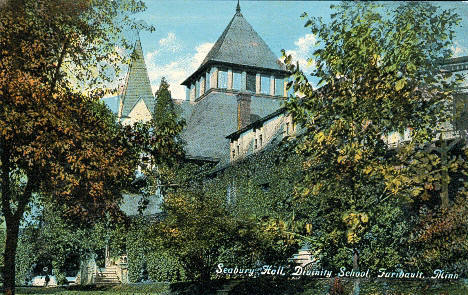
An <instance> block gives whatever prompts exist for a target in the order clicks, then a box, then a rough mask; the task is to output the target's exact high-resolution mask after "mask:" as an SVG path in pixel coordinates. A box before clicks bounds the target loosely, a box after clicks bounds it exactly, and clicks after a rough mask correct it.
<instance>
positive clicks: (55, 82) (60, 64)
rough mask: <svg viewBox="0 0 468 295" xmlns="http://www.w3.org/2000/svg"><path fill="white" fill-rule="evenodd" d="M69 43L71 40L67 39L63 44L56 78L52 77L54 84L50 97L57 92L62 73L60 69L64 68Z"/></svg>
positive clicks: (56, 69) (55, 74)
mask: <svg viewBox="0 0 468 295" xmlns="http://www.w3.org/2000/svg"><path fill="white" fill-rule="evenodd" d="M68 43H69V39H68V37H67V38H66V39H65V42H64V43H63V46H62V51H61V52H60V56H59V59H58V63H57V67H56V68H55V73H54V76H53V77H52V84H51V86H50V95H52V93H54V91H55V86H56V85H57V81H58V76H59V73H60V68H61V67H62V63H63V60H64V59H65V55H66V52H67V48H68Z"/></svg>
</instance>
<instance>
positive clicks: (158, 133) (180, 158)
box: [135, 77, 185, 197]
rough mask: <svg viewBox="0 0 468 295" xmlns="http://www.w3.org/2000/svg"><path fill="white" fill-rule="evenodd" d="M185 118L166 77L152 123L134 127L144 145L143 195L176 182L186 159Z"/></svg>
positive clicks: (137, 124) (140, 143)
mask: <svg viewBox="0 0 468 295" xmlns="http://www.w3.org/2000/svg"><path fill="white" fill-rule="evenodd" d="M184 127H185V120H184V119H183V118H181V117H180V113H179V112H178V110H177V108H176V106H175V104H174V102H173V100H172V97H171V92H170V91H169V84H168V83H167V82H166V79H165V78H164V77H163V78H162V79H161V84H160V86H159V89H158V91H156V105H155V109H154V113H153V118H152V119H151V120H150V121H149V122H144V123H143V122H138V123H136V124H135V129H136V130H138V133H139V134H140V137H139V138H137V139H136V140H137V143H138V144H139V145H140V146H141V147H142V155H143V159H144V161H143V163H142V165H141V168H142V169H141V172H142V174H143V175H144V177H145V180H146V183H145V186H144V188H143V195H144V196H146V197H149V196H151V195H154V194H156V193H157V192H159V193H161V194H163V193H164V191H165V190H166V189H167V188H169V187H171V186H174V185H177V183H175V179H176V178H177V175H178V173H177V172H176V171H177V169H182V166H181V163H183V162H184V157H185V153H184V142H183V140H182V138H181V137H180V135H181V132H182V130H183V128H184Z"/></svg>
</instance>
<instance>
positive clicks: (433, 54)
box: [285, 2, 460, 268]
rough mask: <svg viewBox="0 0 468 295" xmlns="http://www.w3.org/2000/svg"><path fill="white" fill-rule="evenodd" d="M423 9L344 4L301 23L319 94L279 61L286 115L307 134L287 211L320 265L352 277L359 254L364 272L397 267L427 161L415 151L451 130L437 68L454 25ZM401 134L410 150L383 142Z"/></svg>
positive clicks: (450, 15)
mask: <svg viewBox="0 0 468 295" xmlns="http://www.w3.org/2000/svg"><path fill="white" fill-rule="evenodd" d="M426 4H427V3H425V4H422V3H401V4H399V5H397V6H394V8H391V7H388V6H387V7H385V6H382V5H379V4H376V3H371V4H369V3H366V4H364V3H360V2H357V3H354V2H353V3H351V2H344V3H341V4H340V5H338V6H333V7H332V8H333V9H334V11H335V12H334V13H333V14H332V16H331V21H330V23H328V24H327V23H324V22H323V21H322V20H321V19H319V18H308V20H307V22H306V25H305V26H306V27H309V28H311V31H312V33H314V34H316V36H317V37H318V40H319V45H318V48H317V50H316V51H315V52H314V57H313V59H314V61H315V62H316V69H315V70H314V71H313V72H312V76H314V77H317V78H318V79H319V86H323V87H321V88H320V89H314V88H313V86H312V85H311V84H310V83H309V81H308V79H307V76H306V75H305V74H304V73H303V72H302V71H301V70H300V69H299V66H295V65H294V64H292V58H291V57H290V56H285V62H286V63H287V64H288V68H289V69H290V70H291V71H292V72H293V78H294V81H293V82H292V83H291V85H292V87H293V88H294V91H295V92H296V93H298V94H300V95H298V96H293V97H290V99H289V100H288V101H287V103H286V107H287V109H288V110H289V112H290V113H291V115H292V116H293V119H294V121H295V122H297V123H298V124H300V125H301V126H302V127H303V128H304V130H305V132H304V134H303V136H302V138H301V142H300V144H299V145H298V148H297V152H298V153H299V154H300V155H302V156H303V157H304V158H305V161H304V164H303V167H302V168H303V179H302V181H301V182H299V183H298V184H297V185H296V188H295V191H294V196H295V203H296V204H297V206H298V211H299V212H300V214H301V217H302V218H306V219H308V220H310V221H311V223H312V231H313V236H314V240H315V243H314V247H315V248H316V249H319V250H320V251H321V253H322V255H323V256H322V261H323V263H325V264H326V265H330V266H332V267H333V266H335V267H339V266H341V265H343V262H346V261H347V262H348V263H347V265H348V267H349V266H351V264H353V267H354V268H356V267H358V264H359V263H358V262H359V261H358V260H357V259H356V258H359V256H356V254H357V253H358V254H360V255H361V256H362V258H363V260H362V262H364V263H366V264H367V265H368V266H372V264H374V263H375V262H378V263H390V265H396V263H398V261H400V262H401V261H403V259H402V258H404V257H405V250H404V249H405V247H408V244H407V243H406V242H407V239H405V236H406V235H408V233H409V231H410V226H411V223H409V221H410V220H411V219H410V216H409V214H405V213H404V212H405V211H404V209H403V208H404V207H403V206H404V204H405V202H408V201H412V200H413V198H414V196H415V195H419V192H420V191H418V193H415V191H416V190H418V187H419V184H416V182H417V181H415V179H421V178H424V179H426V177H427V174H426V173H425V172H426V171H427V170H424V168H423V167H421V166H418V165H419V163H417V161H416V160H415V159H416V158H417V155H418V154H421V155H422V157H424V158H425V159H427V158H429V157H431V155H430V153H429V152H425V151H424V150H423V151H421V146H423V145H425V144H430V142H431V140H433V139H434V138H435V136H436V135H437V134H440V133H441V131H443V130H444V127H445V126H444V123H446V122H448V121H450V119H451V115H452V109H451V107H450V103H449V102H450V101H451V98H452V96H453V93H454V90H455V87H456V81H455V80H449V78H450V73H447V72H441V71H440V68H439V66H440V63H441V61H442V60H444V59H445V58H448V57H450V49H449V46H450V44H451V42H452V38H453V33H454V30H453V27H454V26H455V25H456V24H457V23H458V22H459V20H460V19H459V16H458V15H457V14H456V13H454V12H453V11H441V10H440V9H438V8H437V7H435V6H433V5H430V4H429V5H426ZM304 17H306V18H307V14H304ZM408 127H411V143H409V144H406V145H403V146H401V147H399V148H398V149H396V150H391V149H390V147H389V145H388V144H387V143H386V138H387V136H388V135H389V134H390V133H391V132H400V133H403V132H404V131H405V130H406V129H407V128H408ZM457 165H458V166H457ZM454 166H457V167H460V165H459V164H457V163H455V164H454ZM443 169H445V168H443ZM412 193H413V194H412ZM394 214H396V216H392V215H394ZM395 217H396V218H395ZM406 223H408V224H406ZM370 249H372V250H370ZM353 253H354V255H355V256H354V261H351V254H353ZM373 261H374V263H372V262H373ZM386 266H387V267H388V265H386Z"/></svg>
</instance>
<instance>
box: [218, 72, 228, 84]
mask: <svg viewBox="0 0 468 295" xmlns="http://www.w3.org/2000/svg"><path fill="white" fill-rule="evenodd" d="M227 80H228V73H227V71H226V70H219V72H218V88H223V89H226V88H227Z"/></svg>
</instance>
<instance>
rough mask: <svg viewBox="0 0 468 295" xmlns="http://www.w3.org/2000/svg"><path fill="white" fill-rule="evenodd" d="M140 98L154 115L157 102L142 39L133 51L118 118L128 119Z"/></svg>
mask: <svg viewBox="0 0 468 295" xmlns="http://www.w3.org/2000/svg"><path fill="white" fill-rule="evenodd" d="M140 98H141V99H143V101H144V102H145V105H146V107H147V108H148V110H149V111H150V112H151V113H153V111H154V104H155V101H154V96H153V93H152V91H151V84H150V81H149V78H148V71H147V70H146V64H145V60H144V58H143V50H142V49H141V43H140V39H139V38H138V40H137V42H136V44H135V49H134V51H133V56H132V62H131V63H130V67H129V70H128V75H127V81H126V84H125V88H124V93H123V95H122V98H121V103H120V106H119V113H118V116H119V117H120V118H125V117H127V116H128V115H129V114H130V112H131V111H132V109H133V108H134V107H135V105H136V104H137V102H138V101H139V100H140Z"/></svg>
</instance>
